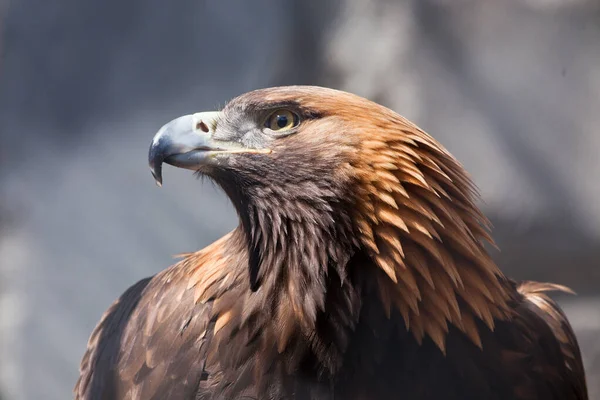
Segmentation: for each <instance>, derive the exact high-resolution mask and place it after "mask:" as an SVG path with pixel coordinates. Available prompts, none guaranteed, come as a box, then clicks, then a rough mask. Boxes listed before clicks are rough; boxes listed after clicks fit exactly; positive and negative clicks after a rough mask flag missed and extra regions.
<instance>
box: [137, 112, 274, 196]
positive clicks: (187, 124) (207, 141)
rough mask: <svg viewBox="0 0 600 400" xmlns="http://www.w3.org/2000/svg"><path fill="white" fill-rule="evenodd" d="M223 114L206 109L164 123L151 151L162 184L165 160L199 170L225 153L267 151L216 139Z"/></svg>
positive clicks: (150, 160) (154, 172) (152, 168)
mask: <svg viewBox="0 0 600 400" xmlns="http://www.w3.org/2000/svg"><path fill="white" fill-rule="evenodd" d="M220 115H221V113H220V112H202V113H196V114H190V115H184V116H183V117H179V118H176V119H174V120H173V121H171V122H169V123H167V124H166V125H164V126H163V127H162V128H160V130H159V131H158V132H157V133H156V135H155V136H154V139H153V140H152V144H151V145H150V150H149V151H148V163H149V164H150V171H151V172H152V176H153V177H154V180H155V181H156V184H157V185H158V186H162V163H163V162H164V163H167V164H170V165H173V166H175V167H179V168H186V169H191V170H198V169H200V168H201V167H202V166H204V165H207V164H208V163H209V162H211V160H214V159H215V156H217V155H218V154H224V153H259V152H260V153H265V152H269V151H268V150H257V149H248V148H245V147H243V146H242V145H241V144H239V143H236V142H226V141H219V140H214V139H213V135H214V132H215V130H216V129H217V124H218V123H219V118H220Z"/></svg>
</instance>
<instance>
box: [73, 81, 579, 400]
mask: <svg viewBox="0 0 600 400" xmlns="http://www.w3.org/2000/svg"><path fill="white" fill-rule="evenodd" d="M149 157H150V163H151V168H152V171H153V173H154V174H155V177H156V179H157V182H159V183H160V182H162V176H161V166H162V163H163V162H166V163H169V164H173V165H176V166H179V167H183V168H189V169H192V170H197V171H198V172H199V173H200V174H202V175H206V176H208V177H210V178H212V179H213V180H214V181H215V182H216V183H217V184H219V185H220V186H221V187H222V188H223V189H224V191H225V192H226V193H227V195H228V196H229V198H230V199H231V201H232V203H233V205H234V206H235V208H236V209H237V212H238V214H239V216H240V225H239V227H238V228H237V229H235V230H234V231H233V232H231V233H229V234H228V235H226V236H224V237H223V238H221V239H220V240H218V241H217V242H215V243H213V244H212V245H210V246H208V247H207V248H205V249H203V250H201V251H198V252H196V253H192V254H189V255H185V256H184V258H183V260H182V261H180V262H179V263H177V264H175V265H174V266H172V267H170V268H168V269H167V270H165V271H163V272H161V273H159V274H157V275H156V276H154V277H152V278H148V279H144V280H142V281H140V282H138V283H137V284H136V285H134V286H132V287H131V288H130V289H129V290H127V291H126V292H125V293H124V294H123V295H122V296H121V298H120V299H119V300H117V302H115V303H114V304H113V305H112V306H111V307H110V308H109V309H108V311H107V312H106V313H105V315H104V316H103V317H102V320H101V321H100V323H99V325H98V326H97V327H96V329H95V330H94V332H93V333H92V336H91V338H90V341H89V345H88V349H87V352H86V354H85V356H84V358H83V361H82V363H81V376H80V379H79V381H78V383H77V385H76V387H75V398H76V399H81V400H83V399H86V400H92V399H94V400H99V399H167V398H169V399H298V400H304V399H307V400H308V399H347V400H375V399H376V400H386V399H440V398H444V399H522V400H527V399H565V400H570V399H573V400H574V399H580V400H583V399H587V390H586V384H585V377H584V371H583V366H582V361H581V355H580V352H579V347H578V344H577V341H576V339H575V336H574V334H573V331H572V329H571V327H570V325H569V323H568V321H567V319H566V317H565V316H564V314H563V313H562V312H561V310H560V308H559V307H558V306H557V305H556V304H555V303H554V302H553V301H552V300H550V299H549V298H548V297H547V296H546V294H545V292H547V291H549V290H555V289H556V290H563V291H568V289H566V288H564V287H561V286H558V285H551V284H541V283H533V282H525V283H522V284H520V285H516V284H515V283H513V282H512V281H511V280H509V279H507V278H506V277H504V275H503V274H502V273H501V272H500V271H499V269H498V268H497V267H496V265H495V264H494V263H493V261H492V260H491V258H490V256H489V255H488V253H487V252H486V250H485V248H484V245H483V242H484V241H490V242H491V238H490V237H489V235H488V231H487V225H488V223H487V220H486V219H485V217H484V216H483V215H482V214H481V212H480V211H479V209H478V208H477V207H476V205H475V201H476V193H475V190H474V187H473V185H472V183H471V181H470V179H469V177H468V176H467V174H466V173H465V172H464V170H463V168H462V167H461V166H460V164H459V163H458V162H457V161H456V160H455V159H454V158H453V157H452V156H451V155H450V154H449V153H448V152H447V151H446V150H445V149H444V148H443V147H442V146H441V145H440V144H439V143H437V142H436V141H435V140H434V139H432V138H431V137H430V136H428V135H427V134H426V133H424V132H423V131H421V130H420V129H419V128H418V127H416V126H415V125H413V124H412V123H410V122H409V121H407V120H406V119H404V118H402V117H401V116H399V115H398V114H396V113H394V112H393V111H391V110H389V109H387V108H384V107H382V106H380V105H378V104H375V103H372V102H370V101H367V100H365V99H362V98H360V97H357V96H354V95H351V94H348V93H344V92H339V91H334V90H330V89H324V88H317V87H282V88H272V89H265V90H259V91H255V92H250V93H247V94H245V95H242V96H240V97H238V98H236V99H234V100H233V101H231V102H230V103H229V104H228V105H227V106H226V107H225V108H224V109H223V110H222V111H221V112H220V113H218V114H205V113H201V114H195V115H193V116H185V117H182V118H179V119H177V120H174V121H172V122H171V123H169V124H167V125H165V127H163V128H162V129H161V131H159V133H158V134H157V135H156V137H155V139H154V141H153V143H152V146H151V149H150V155H149Z"/></svg>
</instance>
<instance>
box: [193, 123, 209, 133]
mask: <svg viewBox="0 0 600 400" xmlns="http://www.w3.org/2000/svg"><path fill="white" fill-rule="evenodd" d="M196 129H200V130H201V131H202V132H205V133H208V126H206V124H205V123H204V121H199V122H198V123H197V124H196Z"/></svg>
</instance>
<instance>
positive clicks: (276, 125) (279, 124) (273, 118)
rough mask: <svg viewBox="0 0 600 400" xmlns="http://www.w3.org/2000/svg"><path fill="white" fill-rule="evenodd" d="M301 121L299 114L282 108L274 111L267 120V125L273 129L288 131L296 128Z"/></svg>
mask: <svg viewBox="0 0 600 400" xmlns="http://www.w3.org/2000/svg"><path fill="white" fill-rule="evenodd" d="M299 123H300V117H298V115H297V114H295V113H293V112H291V111H289V110H285V109H280V110H277V111H274V112H272V113H271V114H270V115H269V117H268V118H267V120H266V121H265V126H266V127H267V128H269V129H270V130H272V131H287V130H290V129H292V128H295V127H296V126H298V124H299Z"/></svg>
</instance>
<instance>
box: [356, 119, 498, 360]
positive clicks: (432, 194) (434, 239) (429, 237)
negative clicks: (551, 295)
mask: <svg viewBox="0 0 600 400" xmlns="http://www.w3.org/2000/svg"><path fill="white" fill-rule="evenodd" d="M393 118H396V119H397V121H395V122H396V124H394V126H396V127H400V128H401V130H400V132H399V131H398V129H394V131H390V132H388V133H387V134H386V132H383V133H381V134H380V135H379V136H378V137H379V138H380V140H370V141H364V142H363V144H362V149H361V151H362V156H361V158H360V161H359V162H358V163H357V166H356V168H357V170H358V171H360V174H361V181H362V183H361V184H360V188H361V191H360V193H359V199H358V201H357V204H358V205H359V206H360V207H359V208H358V209H357V212H356V214H355V216H354V219H355V220H356V221H357V224H358V227H359V231H360V238H361V243H362V245H363V246H364V247H365V248H366V249H367V251H368V253H369V255H370V257H371V258H372V259H373V260H374V261H375V263H376V264H377V265H378V266H379V268H380V271H381V272H380V274H379V276H378V280H379V291H380V297H381V301H382V303H383V306H384V308H385V310H386V313H387V314H388V315H389V314H390V312H391V310H392V309H393V308H395V309H397V310H398V311H400V313H401V315H402V317H403V320H404V324H405V325H406V327H407V328H408V329H409V330H410V331H411V332H412V333H413V334H414V336H415V338H416V340H417V341H418V342H419V343H420V342H421V341H422V340H423V338H424V337H425V336H429V337H430V338H431V339H432V340H433V341H434V342H435V343H436V344H437V345H438V347H439V348H440V349H441V350H442V351H444V352H445V339H446V334H447V332H448V324H453V325H455V326H456V327H458V328H459V329H460V330H462V331H463V332H464V333H465V334H467V335H468V336H469V338H470V339H471V340H472V341H473V342H474V343H475V344H476V345H478V346H481V340H480V337H479V332H478V329H477V327H476V323H475V320H476V319H480V320H482V321H483V322H484V323H485V324H486V325H487V326H488V327H489V329H494V319H505V318H508V316H509V311H508V306H507V302H508V301H509V298H510V291H509V290H507V289H506V288H507V285H506V279H505V278H504V276H503V275H502V273H501V272H500V271H499V269H498V268H497V267H496V265H495V264H494V262H493V261H492V259H491V258H490V256H489V254H488V253H487V251H486V250H485V248H484V242H485V241H488V242H490V243H492V244H493V242H492V239H491V237H490V236H489V234H488V226H489V223H488V221H487V219H486V218H485V217H484V216H483V214H482V213H481V212H480V210H479V209H478V208H477V206H476V205H475V199H476V196H477V193H476V189H475V187H474V185H473V184H472V183H471V180H470V179H469V177H468V176H467V175H466V173H465V172H464V169H463V168H462V166H460V164H459V163H458V162H457V161H456V160H455V159H454V158H453V157H452V156H451V155H450V154H449V153H448V152H447V151H446V150H445V149H444V148H443V147H442V146H441V145H440V144H439V143H437V142H436V141H435V140H434V139H432V138H431V137H429V136H428V135H427V134H425V133H424V132H422V131H421V130H419V129H418V128H417V127H416V126H414V125H412V124H411V123H410V122H408V121H406V120H404V119H403V118H401V117H398V116H395V117H393ZM388 125H389V124H388Z"/></svg>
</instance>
